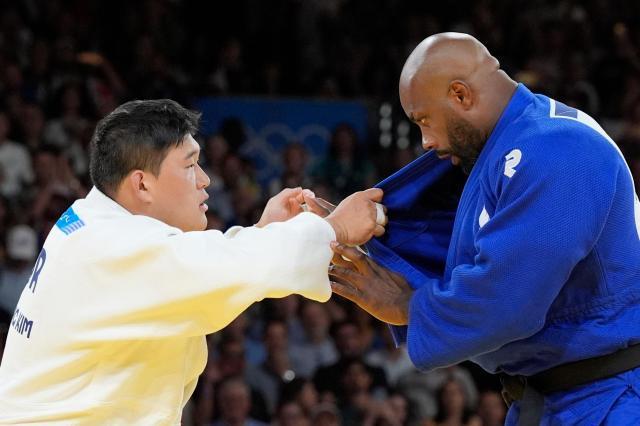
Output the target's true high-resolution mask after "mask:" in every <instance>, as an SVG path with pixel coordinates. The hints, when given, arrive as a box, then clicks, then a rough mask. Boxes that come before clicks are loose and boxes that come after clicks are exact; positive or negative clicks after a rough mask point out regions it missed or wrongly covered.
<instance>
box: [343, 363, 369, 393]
mask: <svg viewBox="0 0 640 426" xmlns="http://www.w3.org/2000/svg"><path fill="white" fill-rule="evenodd" d="M371 383H372V379H371V375H370V374H369V371H367V367H365V365H364V364H363V363H361V362H352V363H351V364H349V366H348V367H347V369H346V371H345V373H344V376H343V386H344V388H345V390H346V391H347V394H349V395H353V394H358V393H361V392H368V391H369V388H370V387H371Z"/></svg>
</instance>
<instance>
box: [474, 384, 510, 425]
mask: <svg viewBox="0 0 640 426" xmlns="http://www.w3.org/2000/svg"><path fill="white" fill-rule="evenodd" d="M505 414H506V409H505V405H504V401H503V400H502V397H501V396H500V395H499V394H498V393H497V392H490V391H489V392H484V393H483V394H482V395H480V402H479V404H478V416H480V418H481V419H482V424H483V425H485V426H498V425H502V424H503V422H504V417H505Z"/></svg>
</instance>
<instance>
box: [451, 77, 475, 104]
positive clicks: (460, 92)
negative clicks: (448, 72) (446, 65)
mask: <svg viewBox="0 0 640 426" xmlns="http://www.w3.org/2000/svg"><path fill="white" fill-rule="evenodd" d="M447 95H448V97H449V100H450V101H451V102H452V103H453V107H454V108H456V109H458V108H461V109H463V110H464V111H468V110H470V109H471V107H472V106H473V104H474V102H475V98H474V96H473V92H472V91H471V87H469V85H468V84H467V83H465V82H464V81H462V80H453V81H452V82H451V83H450V84H449V93H447Z"/></svg>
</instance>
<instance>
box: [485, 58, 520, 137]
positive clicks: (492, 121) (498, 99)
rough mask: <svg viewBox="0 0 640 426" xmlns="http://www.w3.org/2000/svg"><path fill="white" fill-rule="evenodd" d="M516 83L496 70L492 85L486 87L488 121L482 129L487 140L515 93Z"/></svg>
mask: <svg viewBox="0 0 640 426" xmlns="http://www.w3.org/2000/svg"><path fill="white" fill-rule="evenodd" d="M517 87H518V83H516V82H515V81H513V80H512V79H511V78H510V77H509V76H508V75H507V74H506V73H505V72H504V71H502V70H498V71H497V72H496V74H495V76H494V81H493V82H492V84H489V85H488V88H490V90H488V91H487V101H488V102H487V105H488V106H489V107H490V109H489V110H488V111H489V112H488V119H487V121H486V124H485V126H483V127H484V131H485V134H486V136H487V138H488V137H489V136H490V135H491V133H492V132H493V129H494V128H495V127H496V124H497V123H498V120H499V119H500V116H501V115H502V112H503V111H504V110H505V108H506V107H507V105H508V104H509V102H510V101H511V97H512V96H513V94H514V93H515V91H516V89H517Z"/></svg>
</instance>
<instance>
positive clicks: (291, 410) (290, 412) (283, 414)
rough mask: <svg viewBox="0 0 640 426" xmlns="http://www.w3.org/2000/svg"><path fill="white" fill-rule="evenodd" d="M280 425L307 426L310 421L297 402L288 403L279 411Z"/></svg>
mask: <svg viewBox="0 0 640 426" xmlns="http://www.w3.org/2000/svg"><path fill="white" fill-rule="evenodd" d="M278 424H279V425H281V426H307V425H310V423H309V419H308V418H307V417H306V416H305V415H304V412H303V411H302V408H301V407H300V405H298V404H297V403H296V402H288V403H286V404H284V405H283V406H282V407H280V409H279V410H278Z"/></svg>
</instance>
